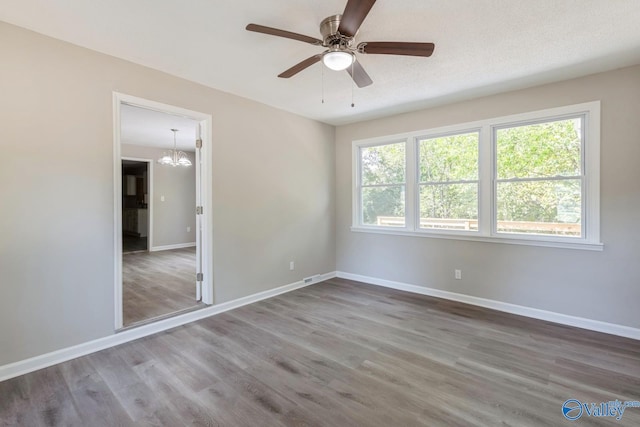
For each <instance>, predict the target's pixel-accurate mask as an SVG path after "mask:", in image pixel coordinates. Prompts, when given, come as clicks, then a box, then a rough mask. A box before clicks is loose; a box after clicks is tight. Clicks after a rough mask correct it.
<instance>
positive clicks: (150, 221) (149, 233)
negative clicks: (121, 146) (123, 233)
mask: <svg viewBox="0 0 640 427" xmlns="http://www.w3.org/2000/svg"><path fill="white" fill-rule="evenodd" d="M122 160H131V161H134V162H140V163H147V194H148V195H149V203H148V204H147V205H148V206H147V228H148V230H147V251H149V252H151V248H153V162H154V160H153V159H143V158H139V157H128V156H125V157H120V163H121V164H122ZM120 176H121V177H120V179H122V173H121V174H120ZM120 188H122V184H120ZM120 191H121V193H120V202H121V203H122V190H120ZM120 209H122V207H120ZM121 215H122V214H121ZM120 221H121V222H122V217H120ZM121 230H122V229H121Z"/></svg>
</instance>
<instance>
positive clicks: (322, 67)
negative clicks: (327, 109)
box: [320, 64, 324, 104]
mask: <svg viewBox="0 0 640 427" xmlns="http://www.w3.org/2000/svg"><path fill="white" fill-rule="evenodd" d="M320 69H321V70H322V78H321V80H322V103H323V104H324V64H323V65H322V66H321V67H320Z"/></svg>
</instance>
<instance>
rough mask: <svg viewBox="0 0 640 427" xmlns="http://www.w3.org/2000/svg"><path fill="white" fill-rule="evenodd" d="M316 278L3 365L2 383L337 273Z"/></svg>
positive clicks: (302, 286)
mask: <svg viewBox="0 0 640 427" xmlns="http://www.w3.org/2000/svg"><path fill="white" fill-rule="evenodd" d="M313 277H314V279H313V280H312V281H310V282H308V283H305V282H304V281H303V280H300V281H297V282H294V283H291V284H288V285H284V286H280V287H278V288H274V289H269V290H268V291H263V292H258V293H256V294H253V295H249V296H246V297H242V298H238V299H236V300H233V301H229V302H225V303H222V304H218V305H214V306H211V307H206V308H203V309H200V310H196V311H192V312H189V313H185V314H182V315H179V316H175V317H171V318H168V319H163V320H159V321H157V322H154V323H149V324H146V325H142V326H138V327H134V328H131V329H127V330H125V331H122V332H119V333H116V334H113V335H109V336H107V337H104V338H98V339H96V340H93V341H89V342H85V343H82V344H78V345H75V346H72V347H67V348H63V349H60V350H56V351H53V352H51V353H46V354H42V355H40V356H36V357H32V358H29V359H25V360H21V361H18V362H14V363H10V364H8V365H4V366H0V381H5V380H8V379H10V378H14V377H17V376H20V375H24V374H28V373H29V372H33V371H37V370H38V369H43V368H47V367H49V366H53V365H56V364H58V363H62V362H66V361H67V360H71V359H75V358H77V357H81V356H85V355H87V354H91V353H95V352H96V351H100V350H104V349H105V348H109V347H114V346H117V345H120V344H124V343H126V342H129V341H133V340H137V339H138V338H142V337H146V336H148V335H153V334H156V333H158V332H162V331H166V330H168V329H172V328H175V327H177V326H181V325H184V324H186V323H191V322H195V321H196V320H200V319H204V318H206V317H210V316H214V315H216V314H220V313H224V312H225V311H229V310H233V309H235V308H238V307H242V306H244V305H247V304H252V303H254V302H258V301H261V300H264V299H267V298H271V297H274V296H276V295H280V294H284V293H286V292H291V291H294V290H296V289H300V288H304V287H305V286H309V285H314V284H316V283H319V282H321V281H323V280H328V279H332V278H334V277H336V272H335V271H333V272H330V273H325V274H321V275H318V276H313Z"/></svg>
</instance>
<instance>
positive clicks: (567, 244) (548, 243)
mask: <svg viewBox="0 0 640 427" xmlns="http://www.w3.org/2000/svg"><path fill="white" fill-rule="evenodd" d="M351 231H353V232H357V233H374V234H390V235H396V236H413V237H427V238H432V239H450V240H468V241H472V242H488V243H503V244H508V245H524V246H543V247H549V248H561V249H578V250H583V251H603V250H604V244H602V243H587V242H583V241H579V242H571V241H558V240H544V239H542V238H517V237H509V236H505V237H502V236H501V237H496V236H481V235H478V234H475V233H474V234H471V233H469V232H466V233H465V232H429V231H408V230H403V229H394V228H392V227H361V226H360V227H356V226H352V227H351Z"/></svg>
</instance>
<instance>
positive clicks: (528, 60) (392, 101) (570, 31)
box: [0, 0, 640, 124]
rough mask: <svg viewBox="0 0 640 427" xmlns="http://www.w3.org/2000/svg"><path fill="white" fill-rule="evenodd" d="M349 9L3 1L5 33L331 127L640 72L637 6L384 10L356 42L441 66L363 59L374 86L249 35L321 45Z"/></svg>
mask: <svg viewBox="0 0 640 427" xmlns="http://www.w3.org/2000/svg"><path fill="white" fill-rule="evenodd" d="M345 4H346V0H259V1H256V0H218V1H211V0H163V1H157V0H136V1H130V0H92V1H86V0H56V1H51V0H3V1H2V2H1V3H0V20H3V21H6V22H9V23H12V24H15V25H19V26H22V27H25V28H29V29H32V30H34V31H37V32H40V33H43V34H46V35H49V36H52V37H55V38H58V39H62V40H65V41H69V42H71V43H74V44H77V45H80V46H85V47H88V48H90V49H94V50H97V51H99V52H104V53H107V54H110V55H113V56H116V57H120V58H123V59H127V60H129V61H132V62H135V63H139V64H143V65H145V66H148V67H151V68H155V69H158V70H162V71H165V72H167V73H170V74H174V75H177V76H180V77H183V78H186V79H189V80H192V81H196V82H199V83H202V84H204V85H207V86H210V87H213V88H217V89H220V90H223V91H226V92H230V93H233V94H236V95H240V96H243V97H247V98H250V99H254V100H257V101H260V102H263V103H265V104H268V105H272V106H274V107H278V108H281V109H284V110H288V111H292V112H295V113H297V114H301V115H303V116H306V117H310V118H313V119H316V120H320V121H323V122H327V123H331V124H343V123H349V122H354V121H358V120H363V119H367V118H373V117H379V116H382V115H388V114H393V113H397V112H403V111H409V110H412V109H417V108H421V107H427V106H431V105H437V104H442V103H446V102H451V101H454V100H459V99H465V98H471V97H475V96H480V95H484V94H490V93H496V92H500V91H504V90H508V89H514V88H522V87H527V86H532V85H536V84H541V83H547V82H551V81H557V80H563V79H567V78H571V77H576V76H581V75H586V74H591V73H595V72H599V71H605V70H608V69H614V68H619V67H623V66H627V65H632V64H637V63H640V25H638V22H639V19H640V0H536V1H531V0H446V1H445V0H378V2H377V3H376V4H375V5H374V7H373V9H372V10H371V13H370V14H369V16H368V17H367V19H366V20H365V22H364V24H363V25H362V27H361V30H360V33H359V34H358V37H357V41H427V42H434V43H435V44H436V50H435V53H434V55H433V56H432V57H431V58H409V57H398V56H386V55H366V56H365V55H360V57H359V59H360V61H361V63H362V64H363V65H364V67H365V68H366V70H367V71H368V73H369V75H370V76H371V77H372V79H373V80H374V84H373V85H372V86H369V87H366V88H363V89H358V88H356V89H355V90H354V99H355V104H356V106H355V108H351V94H352V84H351V80H350V78H349V76H348V74H347V73H346V72H333V71H329V70H325V71H324V99H325V103H324V104H322V103H321V97H322V86H323V84H322V68H323V67H322V66H321V65H320V64H316V65H314V66H312V67H311V68H309V69H307V70H305V71H303V72H301V73H300V74H298V75H297V76H295V77H293V78H291V79H289V80H285V79H279V78H277V77H276V76H277V75H278V74H279V73H280V72H282V71H284V70H285V69H287V68H289V67H290V66H292V65H293V64H296V63H297V62H299V61H301V60H303V59H305V58H307V57H309V56H311V55H314V54H316V53H319V52H321V51H322V48H320V47H316V46H312V45H308V44H304V43H300V42H296V41H293V40H287V39H282V38H278V37H270V36H267V35H262V34H257V33H250V32H247V31H245V30H244V28H245V26H246V25H247V24H248V23H250V22H253V23H257V24H262V25H267V26H272V27H278V28H282V29H286V30H290V31H295V32H299V33H302V34H307V35H310V36H313V37H319V31H318V25H319V23H320V21H321V20H322V19H323V18H325V17H327V16H329V15H332V14H336V13H341V12H342V10H343V9H344V5H345Z"/></svg>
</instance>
